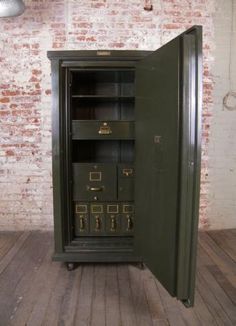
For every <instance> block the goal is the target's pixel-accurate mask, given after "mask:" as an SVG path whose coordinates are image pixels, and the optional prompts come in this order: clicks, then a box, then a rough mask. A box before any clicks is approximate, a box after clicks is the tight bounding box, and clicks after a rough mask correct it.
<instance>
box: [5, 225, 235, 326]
mask: <svg viewBox="0 0 236 326" xmlns="http://www.w3.org/2000/svg"><path fill="white" fill-rule="evenodd" d="M52 250H53V235H52V233H49V232H2V233H0V326H8V325H15V326H21V325H22V326H23V325H27V326H31V325H32V326H37V325H48V326H54V325H60V326H62V325H63V326H66V325H68V326H69V325H84V326H86V325H94V326H105V325H106V326H122V325H123V326H126V325H127V326H132V325H133V326H137V325H140V326H146V325H147V326H148V325H155V326H157V325H173V326H178V325H190V326H194V325H206V326H208V325H236V230H227V231H226V230H224V231H211V232H200V235H199V246H198V264H197V282H196V297H195V306H194V308H189V309H186V308H185V307H184V306H183V305H182V304H181V303H179V302H178V301H176V300H175V299H173V298H171V297H170V296H169V295H168V293H167V292H166V291H165V290H164V289H163V288H162V286H161V285H160V284H159V283H158V282H157V281H156V280H155V279H154V277H153V276H152V275H151V273H150V272H149V270H148V269H145V270H140V269H139V268H137V267H136V266H134V265H122V264H117V265H116V264H111V265H105V264H96V265H86V264H85V265H81V266H79V267H78V268H77V269H76V270H74V271H72V272H68V271H67V269H66V268H65V265H64V264H61V263H58V262H52V261H51V255H52Z"/></svg>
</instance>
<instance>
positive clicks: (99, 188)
mask: <svg viewBox="0 0 236 326" xmlns="http://www.w3.org/2000/svg"><path fill="white" fill-rule="evenodd" d="M89 190H91V191H103V187H90V188H89Z"/></svg>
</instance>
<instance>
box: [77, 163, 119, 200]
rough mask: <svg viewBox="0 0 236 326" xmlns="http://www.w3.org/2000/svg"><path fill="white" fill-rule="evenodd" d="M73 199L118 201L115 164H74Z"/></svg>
mask: <svg viewBox="0 0 236 326" xmlns="http://www.w3.org/2000/svg"><path fill="white" fill-rule="evenodd" d="M73 199H74V200H81V201H94V200H99V201H113V200H116V199H117V172H116V165H115V164H109V163H107V164H105V163H103V164H92V163H74V164H73Z"/></svg>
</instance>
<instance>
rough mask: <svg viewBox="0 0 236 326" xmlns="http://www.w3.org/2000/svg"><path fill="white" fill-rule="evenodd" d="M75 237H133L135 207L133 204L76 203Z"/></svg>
mask: <svg viewBox="0 0 236 326" xmlns="http://www.w3.org/2000/svg"><path fill="white" fill-rule="evenodd" d="M74 210H75V235H76V236H88V235H94V236H102V235H113V236H115V235H116V236H119V235H132V234H133V223H134V205H133V204H132V203H99V204H94V203H93V204H89V203H84V202H75V206H74Z"/></svg>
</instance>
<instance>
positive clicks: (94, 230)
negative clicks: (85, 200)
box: [90, 203, 106, 236]
mask: <svg viewBox="0 0 236 326" xmlns="http://www.w3.org/2000/svg"><path fill="white" fill-rule="evenodd" d="M105 209H106V205H104V204H101V203H99V204H91V205H90V234H92V235H98V236H99V235H104V234H105V229H106V226H105Z"/></svg>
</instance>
